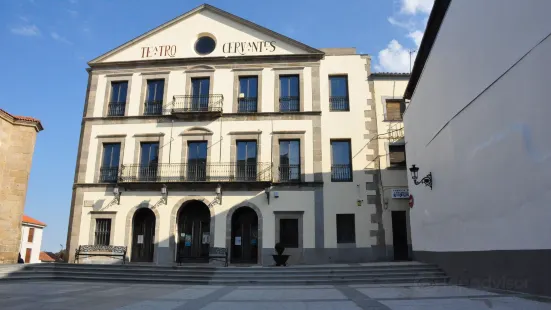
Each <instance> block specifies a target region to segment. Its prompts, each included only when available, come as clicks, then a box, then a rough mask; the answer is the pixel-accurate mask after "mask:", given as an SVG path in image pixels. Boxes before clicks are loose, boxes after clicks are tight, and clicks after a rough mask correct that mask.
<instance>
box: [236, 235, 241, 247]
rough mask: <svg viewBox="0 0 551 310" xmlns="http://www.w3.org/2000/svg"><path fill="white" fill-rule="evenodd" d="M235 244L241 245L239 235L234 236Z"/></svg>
mask: <svg viewBox="0 0 551 310" xmlns="http://www.w3.org/2000/svg"><path fill="white" fill-rule="evenodd" d="M235 245H241V237H237V236H236V237H235Z"/></svg>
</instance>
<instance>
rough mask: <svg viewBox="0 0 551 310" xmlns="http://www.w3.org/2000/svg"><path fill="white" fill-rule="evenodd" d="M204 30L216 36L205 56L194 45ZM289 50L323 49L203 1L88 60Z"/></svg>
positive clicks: (277, 53)
mask: <svg viewBox="0 0 551 310" xmlns="http://www.w3.org/2000/svg"><path fill="white" fill-rule="evenodd" d="M203 34H207V35H211V36H213V37H214V39H215V40H216V48H215V50H214V51H213V52H212V53H210V54H208V55H205V56H201V55H199V54H197V53H196V52H195V48H194V44H195V42H196V40H197V38H198V37H200V36H202V35H203ZM290 54H323V52H322V51H320V50H318V49H315V48H313V47H310V46H308V45H305V44H303V43H301V42H298V41H296V40H293V39H291V38H289V37H286V36H284V35H282V34H279V33H277V32H274V31H271V30H269V29H267V28H264V27H262V26H259V25H257V24H255V23H253V22H250V21H248V20H245V19H243V18H240V17H238V16H235V15H233V14H231V13H228V12H226V11H223V10H221V9H218V8H216V7H213V6H211V5H208V4H203V5H201V6H199V7H197V8H195V9H193V10H191V11H189V12H187V13H185V14H183V15H180V16H178V17H176V18H175V19H173V20H171V21H168V22H167V23H164V24H162V25H161V26H159V27H157V28H155V29H153V30H151V31H148V32H146V33H144V34H143V35H141V36H139V37H137V38H135V39H133V40H131V41H129V42H127V43H125V44H123V45H121V46H119V47H117V48H115V49H113V50H111V51H109V52H107V53H105V54H103V55H101V56H100V57H97V58H95V59H93V60H92V61H90V62H89V64H90V65H92V64H96V63H109V62H124V61H140V60H159V59H171V58H197V57H232V56H258V55H290Z"/></svg>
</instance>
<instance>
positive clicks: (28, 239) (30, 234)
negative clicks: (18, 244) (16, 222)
mask: <svg viewBox="0 0 551 310" xmlns="http://www.w3.org/2000/svg"><path fill="white" fill-rule="evenodd" d="M33 240H34V228H32V227H31V228H29V236H28V238H27V242H33Z"/></svg>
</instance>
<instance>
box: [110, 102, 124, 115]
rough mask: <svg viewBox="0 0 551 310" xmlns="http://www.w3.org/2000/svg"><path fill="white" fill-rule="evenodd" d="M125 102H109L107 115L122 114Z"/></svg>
mask: <svg viewBox="0 0 551 310" xmlns="http://www.w3.org/2000/svg"><path fill="white" fill-rule="evenodd" d="M125 106H126V102H109V105H107V116H124V109H125Z"/></svg>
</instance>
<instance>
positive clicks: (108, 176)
mask: <svg viewBox="0 0 551 310" xmlns="http://www.w3.org/2000/svg"><path fill="white" fill-rule="evenodd" d="M118 176H119V167H101V168H100V169H99V182H100V183H116V182H117V178H118Z"/></svg>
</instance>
